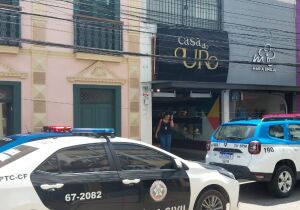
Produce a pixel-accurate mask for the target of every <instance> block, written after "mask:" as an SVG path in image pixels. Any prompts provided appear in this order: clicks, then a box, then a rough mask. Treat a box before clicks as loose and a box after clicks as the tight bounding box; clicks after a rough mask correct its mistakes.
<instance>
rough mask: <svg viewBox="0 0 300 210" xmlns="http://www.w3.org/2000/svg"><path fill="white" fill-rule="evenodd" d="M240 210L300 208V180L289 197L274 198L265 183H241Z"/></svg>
mask: <svg viewBox="0 0 300 210" xmlns="http://www.w3.org/2000/svg"><path fill="white" fill-rule="evenodd" d="M239 210H300V182H298V183H297V185H296V188H295V191H294V192H293V194H292V195H291V196H290V197H288V198H283V199H278V198H274V197H273V196H272V195H270V193H269V192H268V191H267V186H266V184H264V183H249V184H241V188H240V209H239Z"/></svg>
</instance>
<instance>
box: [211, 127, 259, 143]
mask: <svg viewBox="0 0 300 210" xmlns="http://www.w3.org/2000/svg"><path fill="white" fill-rule="evenodd" d="M255 128H256V126H255V125H223V126H221V127H219V129H218V130H217V132H216V133H215V136H214V137H215V138H216V139H219V140H221V139H222V140H242V139H248V138H251V137H253V135H254V132H255Z"/></svg>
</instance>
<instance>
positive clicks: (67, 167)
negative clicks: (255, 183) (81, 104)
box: [0, 129, 239, 210]
mask: <svg viewBox="0 0 300 210" xmlns="http://www.w3.org/2000/svg"><path fill="white" fill-rule="evenodd" d="M97 132H100V131H99V130H98V131H97ZM101 132H103V133H102V134H101V136H102V135H103V137H88V136H67V137H58V138H55V139H54V138H48V139H44V140H40V141H32V142H28V143H25V144H22V145H19V146H17V147H14V148H12V149H9V150H7V151H5V152H3V153H0V203H1V209H5V210H11V209H14V210H32V209H34V210H44V209H52V210H53V209H54V210H65V209H72V210H73V209H74V210H75V209H76V210H87V209H88V210H96V209H97V210H101V209H103V210H107V209H109V210H135V209H136V210H204V209H209V210H225V209H226V210H228V209H231V210H236V209H237V208H238V194H239V184H238V182H237V181H236V180H235V178H234V176H233V175H232V174H231V173H230V172H228V171H226V170H224V169H222V168H219V167H215V166H209V165H205V164H203V165H201V164H199V163H197V162H189V161H186V160H183V159H181V158H179V157H176V156H175V155H173V154H171V153H168V152H165V151H163V150H161V149H159V148H156V147H154V146H152V145H148V144H145V143H142V142H138V141H135V140H129V139H124V138H119V137H109V136H108V135H109V134H112V133H113V131H112V130H111V131H108V130H107V129H106V130H102V131H101ZM104 133H105V135H104Z"/></svg>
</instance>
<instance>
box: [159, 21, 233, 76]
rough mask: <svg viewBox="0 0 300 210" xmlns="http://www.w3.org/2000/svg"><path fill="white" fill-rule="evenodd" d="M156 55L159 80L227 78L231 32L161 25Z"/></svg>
mask: <svg viewBox="0 0 300 210" xmlns="http://www.w3.org/2000/svg"><path fill="white" fill-rule="evenodd" d="M156 55H157V57H156V68H155V79H156V80H175V81H200V82H226V81H227V74H228V60H229V43H228V34H227V32H218V31H203V30H195V29H174V28H172V29H170V28H166V27H160V26H158V29H157V37H156Z"/></svg>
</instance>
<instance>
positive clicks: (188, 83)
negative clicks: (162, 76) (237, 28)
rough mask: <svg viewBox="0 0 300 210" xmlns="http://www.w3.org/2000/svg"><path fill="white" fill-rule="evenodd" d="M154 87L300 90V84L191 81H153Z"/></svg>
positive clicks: (174, 88)
mask: <svg viewBox="0 0 300 210" xmlns="http://www.w3.org/2000/svg"><path fill="white" fill-rule="evenodd" d="M151 84H152V89H173V90H176V89H191V90H192V89H201V90H259V91H281V92H300V86H298V87H297V86H279V85H278V86H277V85H249V84H228V83H214V82H191V81H152V82H151Z"/></svg>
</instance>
